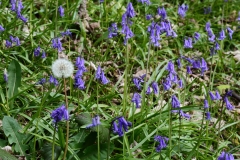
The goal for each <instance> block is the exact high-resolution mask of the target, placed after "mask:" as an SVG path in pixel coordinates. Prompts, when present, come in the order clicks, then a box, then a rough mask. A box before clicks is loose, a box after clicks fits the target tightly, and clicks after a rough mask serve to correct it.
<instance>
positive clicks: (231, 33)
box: [227, 27, 233, 39]
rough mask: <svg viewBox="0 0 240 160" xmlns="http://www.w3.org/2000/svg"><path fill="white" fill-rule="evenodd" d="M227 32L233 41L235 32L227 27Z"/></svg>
mask: <svg viewBox="0 0 240 160" xmlns="http://www.w3.org/2000/svg"><path fill="white" fill-rule="evenodd" d="M227 32H228V34H229V37H230V39H232V35H233V30H231V28H229V27H227Z"/></svg>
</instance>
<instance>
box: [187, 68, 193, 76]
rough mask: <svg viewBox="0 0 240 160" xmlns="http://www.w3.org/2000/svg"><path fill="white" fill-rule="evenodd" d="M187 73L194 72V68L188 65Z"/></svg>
mask: <svg viewBox="0 0 240 160" xmlns="http://www.w3.org/2000/svg"><path fill="white" fill-rule="evenodd" d="M187 74H192V70H191V67H190V66H187Z"/></svg>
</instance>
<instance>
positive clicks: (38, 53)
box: [33, 46, 41, 57]
mask: <svg viewBox="0 0 240 160" xmlns="http://www.w3.org/2000/svg"><path fill="white" fill-rule="evenodd" d="M33 53H34V56H35V57H38V56H39V55H40V53H41V48H40V47H39V46H38V47H37V48H35V49H34V52H33Z"/></svg>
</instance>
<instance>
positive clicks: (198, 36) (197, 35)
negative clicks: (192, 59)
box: [194, 32, 201, 41]
mask: <svg viewBox="0 0 240 160" xmlns="http://www.w3.org/2000/svg"><path fill="white" fill-rule="evenodd" d="M200 37H201V35H200V33H198V32H195V33H194V38H195V40H196V41H198V40H199V39H200Z"/></svg>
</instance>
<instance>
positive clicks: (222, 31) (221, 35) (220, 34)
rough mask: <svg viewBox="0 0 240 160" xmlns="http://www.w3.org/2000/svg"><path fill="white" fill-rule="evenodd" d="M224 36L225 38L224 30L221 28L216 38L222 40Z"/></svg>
mask: <svg viewBox="0 0 240 160" xmlns="http://www.w3.org/2000/svg"><path fill="white" fill-rule="evenodd" d="M225 38H226V35H225V31H224V30H223V29H222V30H221V32H219V38H218V40H224V39H225Z"/></svg>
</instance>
